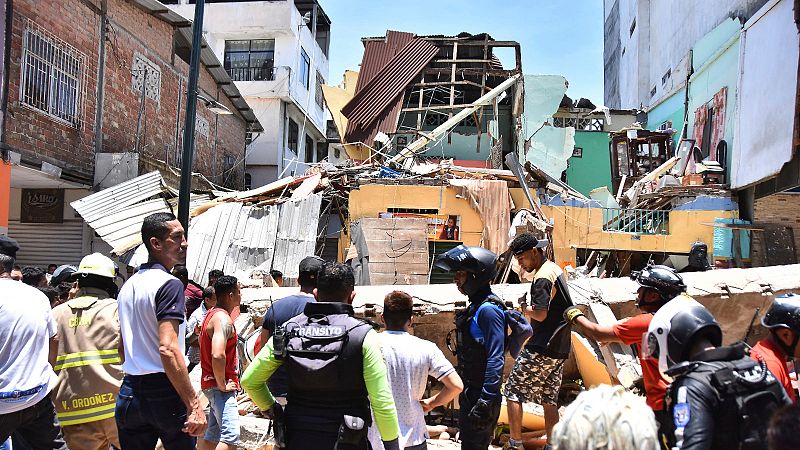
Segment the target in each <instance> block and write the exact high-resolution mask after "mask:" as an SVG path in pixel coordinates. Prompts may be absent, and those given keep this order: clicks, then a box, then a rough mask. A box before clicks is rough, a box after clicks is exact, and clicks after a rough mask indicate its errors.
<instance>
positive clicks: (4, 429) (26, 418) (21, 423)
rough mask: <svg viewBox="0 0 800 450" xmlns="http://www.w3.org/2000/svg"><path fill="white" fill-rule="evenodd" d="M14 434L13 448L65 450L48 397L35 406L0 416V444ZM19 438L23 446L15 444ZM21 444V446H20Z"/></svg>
mask: <svg viewBox="0 0 800 450" xmlns="http://www.w3.org/2000/svg"><path fill="white" fill-rule="evenodd" d="M12 433H13V434H14V446H15V448H16V447H17V446H20V447H22V448H24V447H25V444H27V446H30V448H32V449H33V450H66V448H67V444H66V443H65V442H64V436H63V434H62V433H61V426H60V425H59V424H58V419H56V410H55V407H54V406H53V401H52V400H50V396H49V395H48V396H47V397H45V398H43V399H41V400H39V402H38V403H36V404H35V405H32V406H29V407H27V408H25V409H23V410H20V411H16V412H13V413H8V414H0V443H3V442H5V440H6V439H8V437H9V436H10V435H11V434H12ZM18 437H20V438H22V439H23V440H24V444H23V443H20V442H17V438H18ZM20 444H21V445H20Z"/></svg>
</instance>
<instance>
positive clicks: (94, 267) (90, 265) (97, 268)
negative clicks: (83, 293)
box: [73, 253, 117, 279]
mask: <svg viewBox="0 0 800 450" xmlns="http://www.w3.org/2000/svg"><path fill="white" fill-rule="evenodd" d="M80 275H97V276H101V277H107V278H111V279H114V278H115V277H116V276H117V267H116V266H115V265H114V261H112V260H111V258H109V257H108V256H105V255H101V254H100V253H92V254H91V255H86V256H84V257H83V259H82V260H81V264H80V266H78V271H77V272H75V273H74V274H73V277H78V276H80Z"/></svg>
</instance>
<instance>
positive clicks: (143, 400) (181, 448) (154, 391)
mask: <svg viewBox="0 0 800 450" xmlns="http://www.w3.org/2000/svg"><path fill="white" fill-rule="evenodd" d="M115 418H116V420H117V429H118V430H119V441H120V444H121V445H122V448H123V449H125V450H153V448H155V446H156V442H157V441H158V439H161V442H162V443H163V444H164V449H165V450H193V449H194V447H195V439H194V438H193V437H191V436H189V435H188V434H186V433H184V432H183V431H181V429H182V428H183V426H184V424H185V423H186V406H185V405H184V404H183V400H181V398H180V396H179V395H178V392H177V391H175V388H174V387H173V386H172V383H170V381H169V379H168V378H167V375H166V374H164V373H152V374H148V375H136V376H134V375H125V378H123V379H122V386H121V387H120V390H119V396H118V397H117V408H116V411H115Z"/></svg>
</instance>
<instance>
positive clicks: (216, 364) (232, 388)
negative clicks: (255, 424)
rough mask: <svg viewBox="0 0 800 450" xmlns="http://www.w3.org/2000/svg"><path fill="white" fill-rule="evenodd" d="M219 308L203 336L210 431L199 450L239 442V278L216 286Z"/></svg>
mask: <svg viewBox="0 0 800 450" xmlns="http://www.w3.org/2000/svg"><path fill="white" fill-rule="evenodd" d="M214 292H215V293H216V296H217V307H216V308H214V309H212V310H210V311H208V313H206V317H205V319H204V320H203V328H202V331H201V333H200V368H201V370H202V378H200V387H201V388H202V389H203V393H204V394H205V395H206V398H208V406H209V408H210V413H209V414H208V430H207V431H206V434H205V436H204V437H203V439H199V440H198V442H197V448H198V450H212V449H216V450H232V449H234V448H236V444H237V443H238V442H239V410H238V408H237V406H236V391H238V390H239V373H238V370H239V361H238V358H237V354H236V342H237V336H236V329H235V328H234V326H233V320H232V319H231V316H230V314H231V311H233V310H234V309H235V308H237V307H238V306H239V305H240V304H241V302H242V294H241V292H240V291H239V282H238V280H237V279H236V277H232V276H229V275H225V276H222V277H220V278H219V279H218V280H217V282H216V283H215V284H214Z"/></svg>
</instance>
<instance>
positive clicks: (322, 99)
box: [314, 71, 325, 108]
mask: <svg viewBox="0 0 800 450" xmlns="http://www.w3.org/2000/svg"><path fill="white" fill-rule="evenodd" d="M323 84H325V80H324V79H323V78H322V74H321V73H319V71H317V91H316V93H315V96H314V99H315V100H316V101H317V106H319V107H320V108H324V107H325V97H324V96H323V95H322V85H323Z"/></svg>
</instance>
